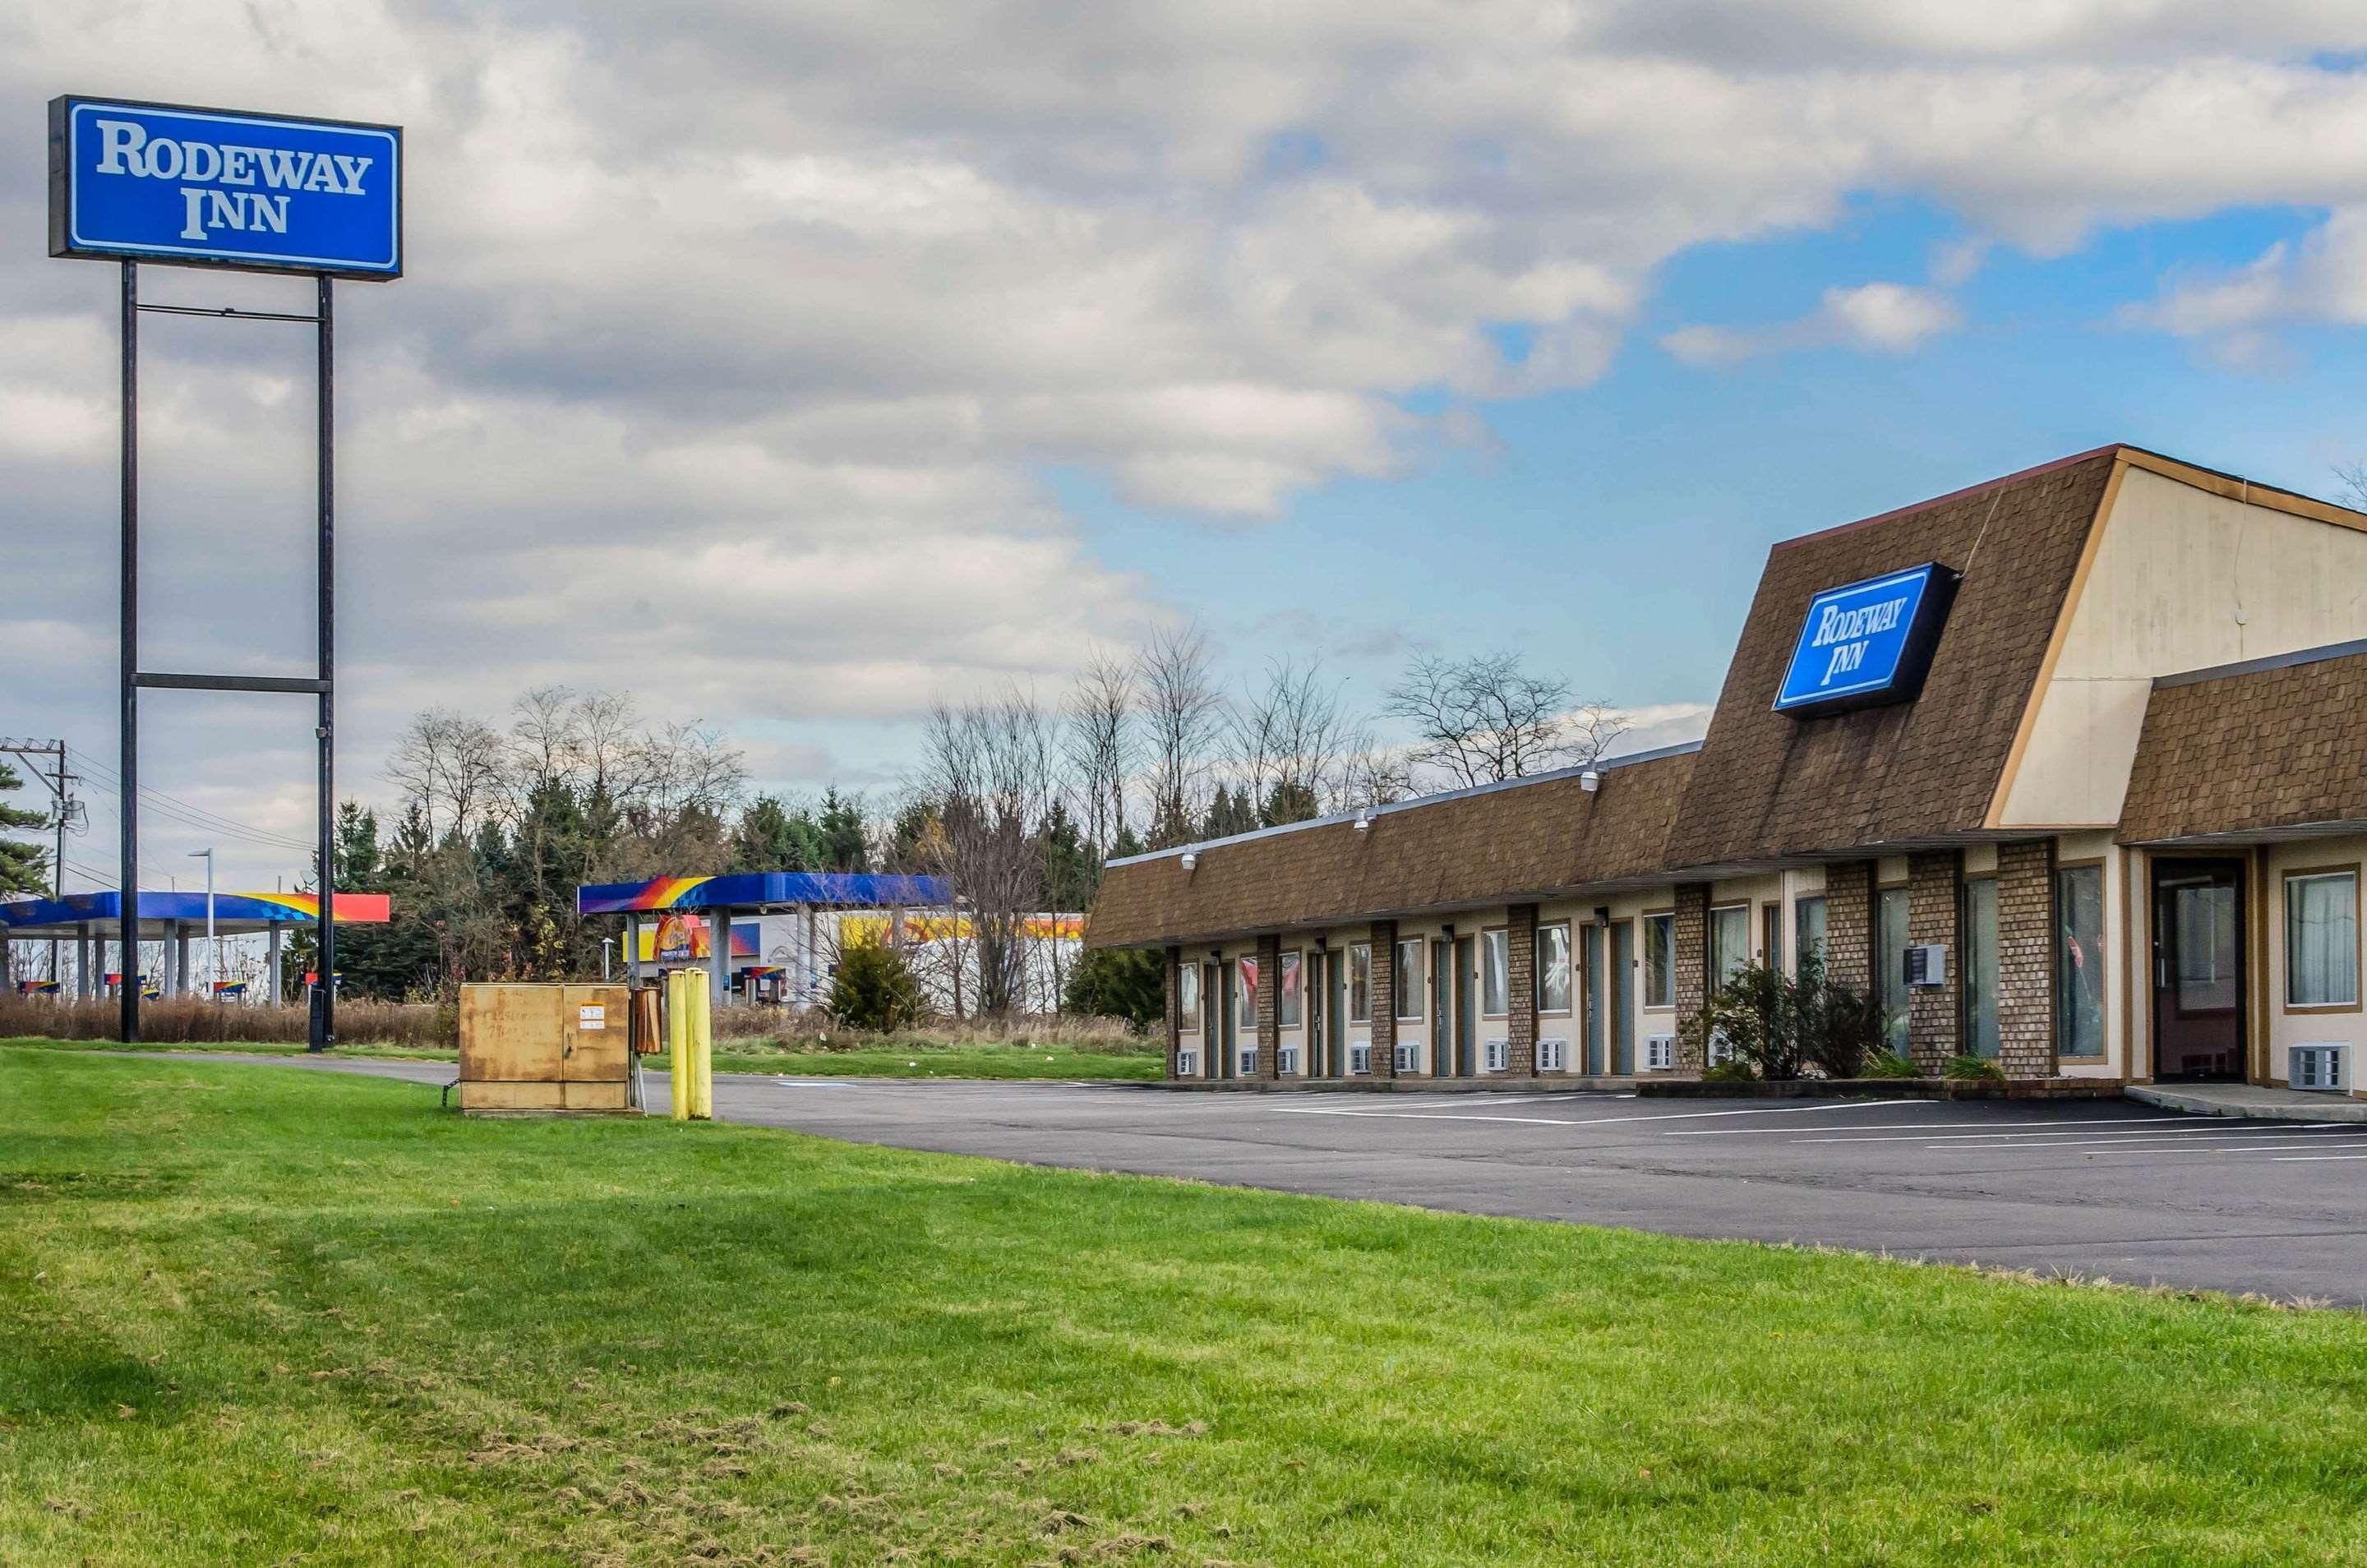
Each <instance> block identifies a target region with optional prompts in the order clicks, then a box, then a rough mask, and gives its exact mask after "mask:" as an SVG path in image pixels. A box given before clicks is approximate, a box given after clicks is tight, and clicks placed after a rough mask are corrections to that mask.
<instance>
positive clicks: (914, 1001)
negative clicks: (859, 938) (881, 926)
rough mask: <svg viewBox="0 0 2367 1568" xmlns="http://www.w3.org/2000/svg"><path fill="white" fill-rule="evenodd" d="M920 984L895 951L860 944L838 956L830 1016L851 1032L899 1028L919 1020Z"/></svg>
mask: <svg viewBox="0 0 2367 1568" xmlns="http://www.w3.org/2000/svg"><path fill="white" fill-rule="evenodd" d="M921 1011H922V1008H921V983H920V982H919V981H918V980H916V979H914V978H913V977H912V965H910V964H906V963H905V962H904V955H903V954H902V953H899V952H897V951H896V950H895V949H894V948H892V947H889V946H887V945H886V944H884V943H881V942H856V943H855V944H854V945H852V946H850V947H847V948H845V949H844V950H843V951H842V952H841V953H839V955H838V972H837V973H836V974H835V975H832V976H831V981H830V1015H831V1017H832V1018H834V1019H836V1020H838V1021H839V1022H841V1023H843V1024H845V1025H846V1026H847V1027H849V1028H851V1029H902V1028H905V1027H907V1026H909V1025H911V1024H912V1023H915V1022H918V1021H919V1020H920V1017H921Z"/></svg>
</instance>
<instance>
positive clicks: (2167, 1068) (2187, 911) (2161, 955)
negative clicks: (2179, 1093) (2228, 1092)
mask: <svg viewBox="0 0 2367 1568" xmlns="http://www.w3.org/2000/svg"><path fill="white" fill-rule="evenodd" d="M2245 991H2246V976H2245V974H2244V863H2243V862H2242V861H2240V860H2157V861H2155V862H2154V863H2153V1073H2154V1077H2157V1078H2190V1079H2193V1078H2217V1079H2226V1080H2232V1081H2235V1082H2238V1083H2240V1082H2242V1081H2243V1077H2244V998H2245Z"/></svg>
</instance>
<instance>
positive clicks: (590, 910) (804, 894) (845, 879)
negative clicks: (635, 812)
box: [340, 871, 954, 915]
mask: <svg viewBox="0 0 2367 1568" xmlns="http://www.w3.org/2000/svg"><path fill="white" fill-rule="evenodd" d="M342 901H343V900H342V897H341V898H340V902H341V903H342ZM953 901H954V899H953V889H952V887H951V886H950V885H948V884H947V883H946V880H945V878H943V877H940V876H890V875H879V874H856V873H849V872H827V871H757V872H748V873H745V874H741V875H737V876H653V877H651V878H650V879H649V880H648V881H647V882H595V883H592V884H589V885H587V886H579V887H577V888H576V890H575V912H576V913H577V914H579V915H631V914H641V913H646V912H650V911H653V910H660V909H730V910H734V911H736V912H738V913H740V914H743V915H752V914H761V913H765V912H769V911H776V910H784V909H892V908H939V907H942V906H945V905H948V904H951V903H952V902H953Z"/></svg>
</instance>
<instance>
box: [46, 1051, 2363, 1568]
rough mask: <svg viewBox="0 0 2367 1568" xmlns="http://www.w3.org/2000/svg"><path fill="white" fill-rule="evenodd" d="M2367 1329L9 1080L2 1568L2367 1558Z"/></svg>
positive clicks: (303, 1098)
mask: <svg viewBox="0 0 2367 1568" xmlns="http://www.w3.org/2000/svg"><path fill="white" fill-rule="evenodd" d="M2362 1451H2367V1321H2362V1319H2361V1318H2360V1317H2358V1316H2355V1315H2353V1314H2347V1313H2333V1312H2304V1313H2294V1312H2285V1311H2279V1310H2275V1309H2271V1308H2267V1307H2260V1306H2250V1305H2244V1304H2240V1303H2234V1302H2230V1301H2226V1300H2222V1299H2214V1298H2181V1297H2175V1296H2169V1295H2159V1294H2147V1293H2140V1292H2124V1291H2118V1290H2101V1289H2088V1288H2079V1287H2070V1286H2063V1285H2042V1284H2037V1283H2031V1282H2023V1281H2018V1280H2002V1279H1996V1278H1989V1277H1983V1276H1978V1275H1975V1274H1970V1273H1966V1272H1962V1271H1958V1270H1953V1269H1926V1268H1913V1267H1908V1266H1904V1265H1898V1264H1891V1263H1884V1262H1880V1261H1876V1260H1873V1259H1868V1258H1853V1257H1845V1256H1832V1255H1822V1254H1815V1253H1807V1252H1799V1251H1790V1250H1784V1249H1775V1248H1767V1247H1754V1246H1748V1245H1741V1244H1725V1243H1701V1242H1689V1241H1681V1240H1672V1239H1668V1238H1664V1237H1653V1236H1644V1235H1629V1234H1623V1233H1619V1232H1613V1231H1603V1230H1590V1229H1581V1228H1576V1227H1570V1226H1559V1225H1550V1224H1530V1223H1524V1222H1512V1221H1500V1220H1488V1219H1478V1218H1471V1217H1465V1216H1457V1215H1446V1214H1433V1213H1421V1212H1417V1211H1413V1210H1408V1209H1399V1208H1390V1207H1385V1206H1381V1205H1377V1204H1358V1203H1343V1202H1337V1201H1328V1200H1322V1199H1309V1198H1294V1197H1285V1196H1276V1195H1265V1194H1259V1193H1253V1192H1242V1191H1233V1190H1219V1189H1216V1188H1210V1187H1203V1186H1196V1185H1192V1184H1187V1183H1181V1182H1169V1181H1159V1180H1150V1179H1139V1178H1129V1177H1105V1176H1093V1175H1088V1174H1082V1173H1074V1172H1061V1171H1048V1170H1034V1169H1025V1168H1016V1167H1012V1166H1005V1165H1001V1164H997V1163H994V1162H991V1161H985V1160H976V1159H960V1158H953V1157H945V1156H925V1155H917V1154H907V1153H901V1152H896V1151H889V1150H878V1149H866V1148H859V1147H850V1146H847V1145H838V1144H832V1143H829V1142H826V1141H823V1140H820V1139H814V1138H807V1137H801V1136H797V1135H792V1134H781V1133H774V1132H766V1131H763V1130H759V1129H753V1128H742V1127H731V1126H722V1125H699V1124H676V1123H673V1122H664V1121H640V1120H617V1119H610V1120H593V1121H584V1122H561V1121H549V1120H531V1121H473V1120H467V1119H463V1118H461V1117H459V1116H457V1115H452V1114H446V1113H440V1112H438V1111H437V1110H436V1095H435V1091H434V1090H432V1089H422V1088H420V1087H417V1086H414V1085H409V1084H402V1083H395V1082H389V1081H384V1080H375V1079H368V1078H360V1077H353V1078H347V1077H321V1076H316V1075H311V1074H301V1073H294V1072H284V1071H279V1070H276V1069H272V1068H268V1067H239V1066H231V1065H226V1064H221V1063H209V1062H206V1061H203V1060H202V1059H199V1058H197V1057H191V1058H189V1059H187V1060H186V1061H184V1060H177V1059H176V1060H171V1061H158V1060H141V1059H136V1058H124V1057H116V1056H107V1055H93V1054H88V1053H66V1052H51V1051H39V1050H0V1562H6V1563H7V1564H9V1565H10V1568H26V1565H46V1564H78V1563H83V1562H104V1563H121V1562H142V1563H144V1562H167V1563H186V1564H206V1565H209V1568H211V1565H215V1564H224V1563H236V1564H247V1563H297V1562H303V1563H327V1562H336V1563H365V1564H405V1565H408V1564H416V1563H447V1562H482V1563H503V1564H516V1563H524V1564H546V1563H547V1564H561V1563H566V1564H579V1565H594V1564H624V1563H683V1562H697V1563H710V1562H711V1563H733V1564H751V1563H776V1564H786V1563H833V1564H852V1563H873V1562H879V1563H886V1562H911V1563H934V1562H961V1563H987V1564H1023V1563H1033V1562H1084V1563H1105V1562H1120V1563H1123V1562H1141V1563H1145V1564H1149V1563H1162V1564H1164V1563H1183V1564H1192V1565H1194V1568H1197V1565H1199V1564H1202V1563H1206V1562H1237V1563H1262V1564H1274V1565H1297V1564H1309V1563H1314V1564H1342V1565H1347V1564H1354V1565H1360V1568H1361V1565H1365V1564H1372V1563H1401V1564H1440V1565H1444V1564H1469V1563H1479V1562H1534V1563H1572V1562H1579V1563H1637V1564H1653V1565H1656V1568H1657V1565H1663V1564H1681V1563H1702V1564H1707V1563H1717V1564H1760V1563H1777V1564H1789V1563H1852V1564H1894V1563H1935V1564H1936V1563H1946V1564H1967V1563H1977V1564H1988V1563H2033V1564H2035V1563H2045V1564H2058V1563H2095V1564H2112V1565H2113V1568H2125V1565H2127V1564H2132V1563H2135V1564H2160V1565H2165V1568H2167V1565H2171V1564H2178V1565H2184V1564H2194V1563H2262V1564H2268V1563H2275V1564H2281V1565H2282V1564H2291V1563H2302V1562H2307V1563H2322V1562H2362V1561H2367V1464H2362V1463H2361V1453H2362Z"/></svg>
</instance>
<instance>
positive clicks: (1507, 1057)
mask: <svg viewBox="0 0 2367 1568" xmlns="http://www.w3.org/2000/svg"><path fill="white" fill-rule="evenodd" d="M1511 1062H1512V1043H1511V1042H1510V1041H1507V1040H1501V1039H1499V1040H1489V1041H1483V1042H1482V1043H1481V1044H1480V1052H1479V1063H1480V1067H1481V1069H1482V1070H1483V1071H1486V1072H1490V1073H1501V1072H1502V1071H1503V1070H1504V1068H1505V1067H1506V1066H1509V1065H1510V1064H1511Z"/></svg>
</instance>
